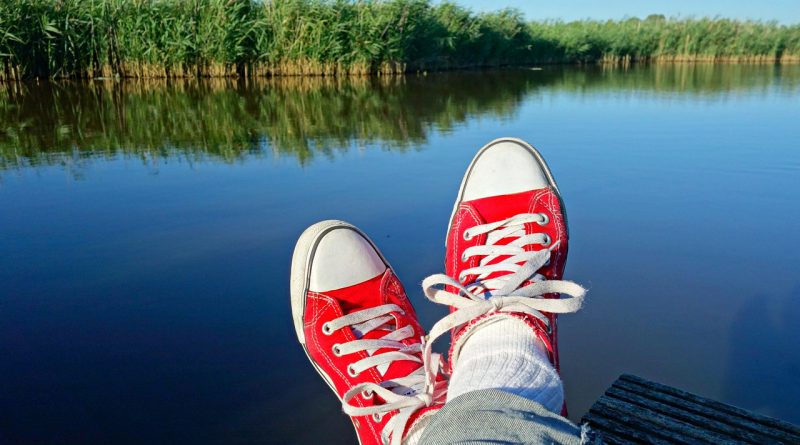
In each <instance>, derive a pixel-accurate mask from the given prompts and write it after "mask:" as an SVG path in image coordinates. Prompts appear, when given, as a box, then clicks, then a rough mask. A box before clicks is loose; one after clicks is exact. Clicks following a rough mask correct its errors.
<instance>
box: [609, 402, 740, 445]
mask: <svg viewBox="0 0 800 445" xmlns="http://www.w3.org/2000/svg"><path fill="white" fill-rule="evenodd" d="M596 406H598V409H599V410H602V411H603V412H609V413H611V412H612V411H613V414H614V418H616V419H619V420H620V421H623V422H624V423H626V424H629V425H631V426H634V425H635V426H637V427H639V428H642V427H643V428H650V429H655V430H657V431H658V432H659V433H660V434H662V435H664V436H667V437H668V438H669V439H670V440H672V441H674V442H675V443H687V444H720V443H731V441H732V440H731V438H730V437H726V436H723V435H721V434H717V433H714V432H711V431H704V430H700V429H697V428H693V427H691V426H690V425H687V424H685V423H683V422H680V421H678V420H675V419H672V418H670V417H669V416H665V415H662V414H660V413H657V412H653V411H649V410H646V409H641V408H640V407H637V406H636V405H632V404H630V403H627V402H623V401H621V400H617V399H614V398H611V397H608V396H607V395H604V396H602V397H600V400H598V401H597V404H596Z"/></svg>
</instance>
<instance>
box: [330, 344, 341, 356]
mask: <svg viewBox="0 0 800 445" xmlns="http://www.w3.org/2000/svg"><path fill="white" fill-rule="evenodd" d="M340 346H341V345H340V344H339V343H336V344H335V345H333V347H331V350H332V351H333V355H335V356H337V357H341V356H342V349H341V348H340Z"/></svg>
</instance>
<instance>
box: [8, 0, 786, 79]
mask: <svg viewBox="0 0 800 445" xmlns="http://www.w3.org/2000/svg"><path fill="white" fill-rule="evenodd" d="M638 60H648V61H658V62H671V61H709V62H719V61H727V62H770V63H772V62H775V61H781V62H800V25H793V26H784V25H778V24H776V23H771V22H770V23H763V22H753V21H734V20H727V19H665V18H663V17H661V16H651V17H648V18H647V19H645V20H640V19H635V18H633V19H625V20H619V21H591V20H585V21H576V22H569V23H566V22H559V21H548V22H528V21H526V20H525V19H524V17H523V16H522V15H521V14H520V13H519V12H516V11H514V10H501V11H497V12H492V13H481V14H474V13H472V12H470V11H469V10H468V9H465V8H463V7H460V6H457V5H455V4H452V3H447V2H444V3H439V2H437V3H433V2H431V1H430V0H388V1H383V0H363V1H350V0H341V1H330V0H273V1H261V0H4V1H3V2H0V80H2V79H6V80H8V79H22V78H31V77H37V78H48V77H50V78H98V77H115V76H119V77H130V78H159V77H169V78H182V77H256V76H273V75H325V76H331V75H342V74H346V75H364V74H375V73H378V74H388V75H392V74H397V73H402V72H407V71H425V70H429V69H447V68H459V67H476V66H499V65H524V64H531V63H547V62H598V61H599V62H611V63H622V64H625V63H630V62H633V61H638Z"/></svg>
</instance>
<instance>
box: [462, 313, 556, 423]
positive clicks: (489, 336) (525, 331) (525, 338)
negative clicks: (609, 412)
mask: <svg viewBox="0 0 800 445" xmlns="http://www.w3.org/2000/svg"><path fill="white" fill-rule="evenodd" d="M479 389H500V390H503V391H506V392H510V393H513V394H517V395H520V396H522V397H525V398H526V399H530V400H533V401H534V402H538V403H540V404H542V405H543V406H544V407H545V408H547V409H548V410H550V411H552V412H554V413H556V414H560V413H561V406H562V404H563V403H564V386H563V384H562V383H561V378H559V376H558V373H557V372H556V370H555V368H554V367H553V365H552V364H551V363H550V360H549V359H548V358H547V350H546V349H545V346H544V344H543V343H542V342H541V341H540V340H539V339H538V338H537V337H536V335H534V333H533V331H532V330H531V328H530V327H529V326H528V325H526V324H525V323H524V322H523V321H521V320H518V319H516V318H510V317H504V318H501V319H499V320H497V321H492V322H490V323H489V324H486V325H483V326H478V328H477V329H476V330H475V332H474V333H472V335H471V336H470V337H469V338H467V340H466V342H465V343H464V345H463V346H462V347H461V353H460V355H459V356H458V362H457V363H456V364H455V369H453V375H452V376H451V377H450V385H449V389H448V390H447V401H448V402H449V401H450V400H453V399H454V398H456V397H458V396H459V395H461V394H464V393H466V392H470V391H476V390H479Z"/></svg>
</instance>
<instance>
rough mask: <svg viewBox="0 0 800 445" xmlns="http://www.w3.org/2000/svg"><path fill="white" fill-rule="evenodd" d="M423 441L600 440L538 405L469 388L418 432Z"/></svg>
mask: <svg viewBox="0 0 800 445" xmlns="http://www.w3.org/2000/svg"><path fill="white" fill-rule="evenodd" d="M419 443H420V444H424V445H467V444H470V445H472V444H475V445H477V444H482V445H484V444H492V445H499V444H509V445H510V444H514V445H516V444H561V445H584V444H601V443H602V441H601V440H600V439H599V437H597V436H596V435H595V434H593V433H592V432H591V430H589V428H588V426H584V427H583V428H581V427H578V426H577V425H575V424H574V423H572V422H570V421H569V420H567V419H566V418H564V417H561V416H559V415H557V414H554V413H552V412H550V411H548V410H547V409H545V408H544V407H543V406H542V405H540V404H538V403H536V402H534V401H532V400H528V399H526V398H524V397H520V396H518V395H516V394H511V393H508V392H505V391H501V390H498V389H482V390H478V391H471V392H468V393H465V394H462V395H461V396H459V397H456V398H455V399H454V400H451V401H448V402H447V403H446V404H445V405H444V407H443V408H442V409H441V410H439V412H438V413H436V414H435V415H434V416H433V418H432V420H431V422H430V423H429V424H428V426H427V427H426V428H425V432H424V433H423V434H422V438H421V439H420V442H419Z"/></svg>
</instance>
